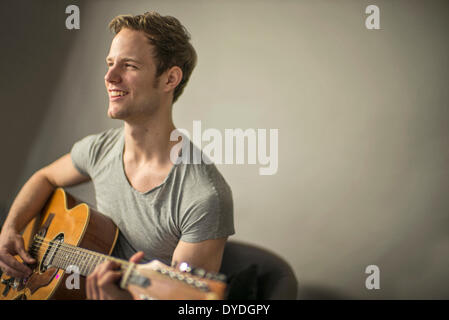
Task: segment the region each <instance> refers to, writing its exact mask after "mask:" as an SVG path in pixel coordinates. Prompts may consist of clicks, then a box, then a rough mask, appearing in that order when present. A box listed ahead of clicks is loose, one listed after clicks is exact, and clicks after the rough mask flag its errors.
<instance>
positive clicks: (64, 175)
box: [0, 154, 90, 277]
mask: <svg viewBox="0 0 449 320" xmlns="http://www.w3.org/2000/svg"><path fill="white" fill-rule="evenodd" d="M89 179H90V178H89V177H87V176H84V175H82V174H81V173H79V172H78V170H77V169H76V168H75V167H74V166H73V164H72V160H71V157H70V154H66V155H64V156H63V157H61V158H59V159H58V160H56V161H55V162H53V163H52V164H50V165H49V166H47V167H44V168H42V169H41V170H39V171H37V172H36V173H34V174H33V175H32V176H31V178H30V179H29V180H28V181H27V182H26V183H25V185H24V186H23V187H22V189H21V190H20V191H19V193H18V195H17V197H16V198H15V199H14V202H13V204H12V206H11V209H10V211H9V214H8V217H7V219H6V221H5V223H4V225H3V228H2V232H1V234H0V267H1V268H2V269H3V270H4V271H5V272H7V273H8V274H11V275H12V276H16V277H23V276H24V275H25V274H28V273H29V272H31V270H29V268H26V267H25V266H23V265H21V264H19V263H18V262H17V260H16V259H14V258H13V256H14V255H16V254H19V255H20V257H21V258H22V259H23V260H25V261H26V262H29V263H32V260H33V259H32V258H31V257H30V256H29V255H28V253H26V252H25V249H24V245H23V238H22V237H21V236H20V232H21V231H22V230H23V229H24V228H25V226H26V225H27V224H28V223H29V222H30V221H31V220H32V219H33V217H34V216H35V215H36V214H37V213H38V212H39V211H40V210H41V209H42V207H43V206H44V204H45V202H46V201H47V199H48V197H49V196H50V194H51V193H52V192H53V190H54V189H55V188H57V187H68V186H72V185H75V184H79V183H82V182H85V181H88V180H89Z"/></svg>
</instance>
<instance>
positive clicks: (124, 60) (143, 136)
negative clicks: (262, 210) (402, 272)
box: [0, 12, 234, 299]
mask: <svg viewBox="0 0 449 320" xmlns="http://www.w3.org/2000/svg"><path fill="white" fill-rule="evenodd" d="M110 28H111V30H113V31H114V32H115V34H116V35H115V37H114V39H113V41H112V43H111V47H110V51H109V54H108V56H107V58H106V62H107V65H108V71H107V73H106V75H105V78H104V80H105V85H106V90H107V92H108V94H109V106H108V112H107V114H108V116H109V117H110V118H112V119H120V120H123V121H124V126H123V127H122V128H117V129H110V130H106V131H105V132H102V133H100V134H96V135H91V136H88V137H86V138H84V139H82V140H81V141H79V142H77V143H76V144H75V145H74V146H73V148H72V150H71V153H70V154H66V155H65V156H63V157H62V158H60V159H58V160H56V161H55V162H54V163H52V164H50V165H49V166H47V167H45V168H43V169H41V170H39V171H37V172H36V173H35V174H34V175H33V176H32V177H31V178H30V179H29V180H28V181H27V182H26V184H25V185H24V186H23V188H22V189H21V190H20V192H19V194H18V195H17V197H16V199H15V200H14V202H13V204H12V206H11V209H10V212H9V215H8V217H7V219H6V221H5V224H4V226H3V229H2V232H1V234H0V267H1V268H2V270H3V271H4V272H6V273H7V274H9V275H11V276H14V277H21V278H22V277H26V276H27V275H29V274H30V272H31V270H30V269H29V268H28V267H26V266H25V265H23V264H20V263H19V262H18V261H17V260H16V259H15V258H14V257H13V256H14V255H15V254H18V255H20V257H21V258H22V259H23V260H24V261H25V262H27V263H33V262H34V260H33V258H32V257H31V256H30V255H29V254H28V253H27V252H26V251H25V250H24V244H23V238H22V237H21V235H20V231H21V230H23V228H24V227H25V226H26V224H27V223H28V222H29V221H31V219H32V218H33V216H34V215H36V214H37V213H38V212H39V211H40V209H41V208H42V207H43V205H44V203H45V201H46V200H47V198H48V197H49V196H50V194H51V193H52V191H53V190H54V189H55V188H56V187H67V186H72V185H75V184H79V183H82V182H86V181H88V180H92V182H93V184H94V187H95V191H96V197H97V209H98V210H99V211H100V212H102V213H104V214H106V215H108V216H109V217H111V219H112V220H113V221H114V222H115V223H116V224H117V226H118V227H119V229H120V234H119V238H118V240H117V244H116V247H115V249H114V252H113V254H112V255H113V256H118V257H119V258H124V259H130V260H131V261H133V262H138V261H141V260H142V259H143V260H151V259H158V260H161V261H162V262H164V263H166V264H173V263H175V262H187V263H189V264H190V265H192V266H196V267H201V268H204V269H206V270H208V271H212V272H217V271H218V270H219V268H220V265H221V259H222V254H223V250H224V245H225V242H226V240H227V237H228V236H229V235H232V234H233V233H234V225H233V203H232V194H231V190H230V188H229V186H228V185H227V183H226V182H225V180H224V179H223V177H222V176H221V174H220V173H219V172H218V170H217V169H216V167H215V166H214V165H207V164H205V163H202V164H188V163H182V162H181V163H178V162H176V163H173V161H171V159H170V152H171V149H172V148H173V147H174V146H175V145H176V144H178V141H171V140H170V135H171V133H172V132H173V130H175V126H174V124H173V120H172V105H173V103H174V102H176V100H177V99H178V97H179V96H180V95H181V94H182V92H183V89H184V87H185V85H186V84H187V82H188V80H189V77H190V74H191V72H192V70H193V69H194V67H195V64H196V53H195V50H194V49H193V47H192V45H191V44H190V42H189V40H190V36H189V34H188V32H187V31H186V29H185V28H184V27H183V26H182V25H181V23H180V22H179V21H178V20H177V19H176V18H173V17H170V16H161V15H159V14H158V13H156V12H148V13H145V14H144V15H137V16H129V15H128V16H118V17H116V18H114V19H113V20H112V21H111V23H110ZM190 163H192V162H190ZM116 267H117V266H116V265H114V264H112V263H105V264H102V265H100V266H98V267H97V268H96V270H95V271H94V272H93V273H92V274H91V275H90V276H89V277H88V279H87V286H86V287H87V296H88V298H90V299H126V298H130V297H131V296H130V294H129V293H128V292H125V291H124V290H121V289H119V288H118V287H117V285H116V281H117V280H118V278H119V277H120V273H119V272H118V271H116V270H115V268H116Z"/></svg>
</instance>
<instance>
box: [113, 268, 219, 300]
mask: <svg viewBox="0 0 449 320" xmlns="http://www.w3.org/2000/svg"><path fill="white" fill-rule="evenodd" d="M225 281H226V277H225V276H224V275H221V274H214V273H209V272H206V271H205V270H203V269H198V268H192V267H190V266H189V265H188V264H186V263H181V264H180V265H179V268H178V269H176V268H174V267H169V266H167V265H165V264H164V263H162V262H160V261H157V260H153V261H151V262H149V263H147V264H141V265H135V264H130V265H129V267H128V268H127V270H126V271H125V273H124V275H123V277H122V283H121V286H122V288H127V289H128V290H129V291H130V292H131V294H132V295H133V297H134V298H135V299H138V300H142V299H157V300H221V299H224V295H225V290H226V282H225Z"/></svg>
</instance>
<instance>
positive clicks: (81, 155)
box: [70, 128, 123, 176]
mask: <svg viewBox="0 0 449 320" xmlns="http://www.w3.org/2000/svg"><path fill="white" fill-rule="evenodd" d="M122 134H123V128H112V129H107V130H104V131H102V132H100V133H96V134H91V135H88V136H86V137H84V138H83V139H81V140H79V141H78V142H76V143H75V144H74V145H73V147H72V150H71V152H70V153H71V157H72V161H73V163H74V165H75V167H76V168H78V170H79V171H81V172H82V173H85V174H89V175H90V176H92V175H93V174H94V173H95V170H96V169H95V168H98V165H99V164H101V163H105V162H108V161H109V160H108V159H109V158H111V157H114V155H115V154H117V152H120V148H119V146H120V143H119V141H120V140H121V137H122Z"/></svg>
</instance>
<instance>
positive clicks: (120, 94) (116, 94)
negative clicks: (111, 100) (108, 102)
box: [109, 90, 128, 97]
mask: <svg viewBox="0 0 449 320" xmlns="http://www.w3.org/2000/svg"><path fill="white" fill-rule="evenodd" d="M109 94H110V96H111V97H123V96H126V95H127V94H128V92H126V91H121V90H109Z"/></svg>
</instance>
